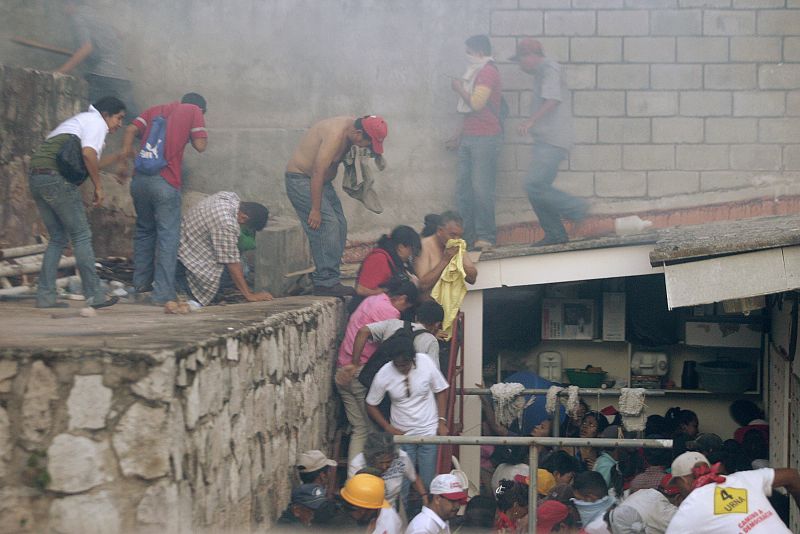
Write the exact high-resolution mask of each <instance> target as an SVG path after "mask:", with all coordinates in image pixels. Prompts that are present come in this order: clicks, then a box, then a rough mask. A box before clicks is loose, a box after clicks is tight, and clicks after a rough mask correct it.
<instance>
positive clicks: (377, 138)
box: [361, 115, 389, 154]
mask: <svg viewBox="0 0 800 534" xmlns="http://www.w3.org/2000/svg"><path fill="white" fill-rule="evenodd" d="M361 127H362V128H363V129H364V133H365V134H367V135H368V136H369V138H370V139H371V140H372V151H373V152H375V153H376V154H383V140H384V139H386V135H387V134H388V133H389V127H388V126H386V121H385V120H383V117H381V116H379V115H367V116H366V117H363V118H362V119H361Z"/></svg>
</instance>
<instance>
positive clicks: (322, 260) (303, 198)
mask: <svg viewBox="0 0 800 534" xmlns="http://www.w3.org/2000/svg"><path fill="white" fill-rule="evenodd" d="M286 195H287V196H288V197H289V201H290V202H291V203H292V206H294V211H295V212H297V216H298V217H299V218H300V224H302V225H303V230H305V232H306V235H307V236H308V244H309V245H310V246H311V256H312V257H313V258H314V266H315V267H316V270H315V271H314V272H313V273H312V274H311V280H313V282H314V285H315V286H322V287H332V286H335V285H336V284H338V283H339V278H340V276H341V272H340V265H341V263H342V254H343V253H344V245H345V243H346V242H347V219H345V217H344V210H342V203H341V202H339V197H338V196H337V195H336V190H334V189H333V185H331V183H330V182H326V183H325V185H324V187H323V188H322V205H321V207H320V211H321V213H322V224H320V226H319V228H317V229H316V230H312V229H311V228H309V226H308V214H309V213H311V178H309V177H308V176H306V175H304V174H297V173H293V172H287V173H286Z"/></svg>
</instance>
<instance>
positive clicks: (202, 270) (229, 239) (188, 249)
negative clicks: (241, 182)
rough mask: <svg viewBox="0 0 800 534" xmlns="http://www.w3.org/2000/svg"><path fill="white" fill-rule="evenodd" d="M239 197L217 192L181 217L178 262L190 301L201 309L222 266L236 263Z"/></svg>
mask: <svg viewBox="0 0 800 534" xmlns="http://www.w3.org/2000/svg"><path fill="white" fill-rule="evenodd" d="M238 212H239V197H238V196H237V195H236V193H229V192H226V191H221V192H219V193H215V194H213V195H211V196H210V197H208V198H206V199H204V200H202V201H201V202H200V203H199V204H197V205H196V206H195V207H194V208H192V209H191V210H190V211H189V213H188V214H187V215H186V217H184V219H183V223H182V224H181V245H180V249H179V250H178V258H180V260H181V263H183V264H184V265H185V266H186V278H187V280H188V281H189V288H190V289H191V290H192V294H193V295H194V297H195V298H196V299H197V300H198V302H200V304H202V305H203V306H205V305H207V304H209V303H210V302H211V301H212V300H213V299H214V295H216V294H217V290H218V289H219V281H220V277H221V276H222V271H223V269H224V268H225V267H224V264H226V263H239V261H240V257H239V247H238V246H237V245H238V243H239V223H238V222H237V221H236V215H237V214H238Z"/></svg>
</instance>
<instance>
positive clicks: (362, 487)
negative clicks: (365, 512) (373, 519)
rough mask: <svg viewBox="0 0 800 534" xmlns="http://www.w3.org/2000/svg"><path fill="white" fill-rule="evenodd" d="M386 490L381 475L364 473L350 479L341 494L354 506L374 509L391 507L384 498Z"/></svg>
mask: <svg viewBox="0 0 800 534" xmlns="http://www.w3.org/2000/svg"><path fill="white" fill-rule="evenodd" d="M384 491H385V485H384V483H383V479H382V478H381V477H376V476H375V475H370V474H367V473H362V474H360V475H356V476H354V477H353V478H351V479H350V480H348V481H347V482H346V483H345V485H344V487H343V488H342V491H341V492H340V493H339V494H340V495H341V496H342V499H344V500H345V501H347V502H349V503H350V504H352V505H353V506H358V507H359V508H370V509H373V510H374V509H377V508H389V507H391V504H389V503H388V502H387V501H386V499H384V498H383V494H384Z"/></svg>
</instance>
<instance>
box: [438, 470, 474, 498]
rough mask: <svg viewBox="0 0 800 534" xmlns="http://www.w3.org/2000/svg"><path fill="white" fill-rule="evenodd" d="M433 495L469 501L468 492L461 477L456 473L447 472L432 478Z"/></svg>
mask: <svg viewBox="0 0 800 534" xmlns="http://www.w3.org/2000/svg"><path fill="white" fill-rule="evenodd" d="M429 491H430V494H431V495H441V496H442V497H444V498H445V499H448V500H450V501H458V502H459V503H461V504H466V503H467V499H468V496H467V492H466V490H465V489H464V484H463V483H462V482H461V479H460V478H458V477H457V476H455V475H451V474H449V473H446V474H444V475H439V476H437V477H436V478H434V479H433V480H431V489H430V490H429Z"/></svg>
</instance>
